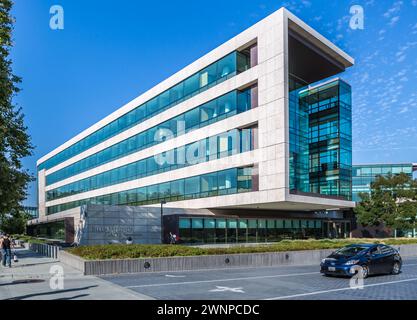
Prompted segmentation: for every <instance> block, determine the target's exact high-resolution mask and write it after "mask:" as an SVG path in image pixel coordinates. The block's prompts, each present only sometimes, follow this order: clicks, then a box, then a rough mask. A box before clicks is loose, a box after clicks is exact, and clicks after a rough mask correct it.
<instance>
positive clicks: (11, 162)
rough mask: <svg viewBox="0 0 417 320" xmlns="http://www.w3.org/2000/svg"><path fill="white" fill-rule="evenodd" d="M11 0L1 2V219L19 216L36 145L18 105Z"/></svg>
mask: <svg viewBox="0 0 417 320" xmlns="http://www.w3.org/2000/svg"><path fill="white" fill-rule="evenodd" d="M12 5H13V3H12V1H11V0H0V218H4V216H5V215H6V214H17V213H18V212H19V211H21V207H20V204H21V203H22V201H23V200H24V199H25V198H26V196H27V185H28V183H29V182H30V181H32V180H33V178H32V176H31V175H30V174H29V172H28V171H26V170H25V169H24V168H23V166H22V162H21V160H22V158H24V157H27V156H30V155H31V154H32V149H33V147H32V144H31V141H30V137H29V135H28V133H27V127H26V126H25V124H24V115H23V113H22V110H21V108H18V107H17V106H16V105H15V104H14V101H13V100H14V97H15V96H16V94H17V93H18V92H19V91H20V89H19V87H18V85H19V84H20V82H21V79H20V78H19V77H17V76H15V75H14V74H13V72H12V61H11V59H10V50H11V48H12V45H13V43H12V31H13V23H14V20H13V18H12V16H11V14H10V11H11V9H12Z"/></svg>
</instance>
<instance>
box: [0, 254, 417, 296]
mask: <svg viewBox="0 0 417 320" xmlns="http://www.w3.org/2000/svg"><path fill="white" fill-rule="evenodd" d="M18 256H19V262H18V263H15V264H14V265H13V268H11V269H9V268H3V267H0V300H7V299H10V300H151V299H157V300H252V299H253V300H261V299H262V300H287V299H288V300H289V299H291V300H292V299H294V300H410V299H411V300H417V257H413V258H404V265H403V270H402V273H401V274H400V275H397V276H393V275H383V276H372V277H370V278H368V279H365V280H364V283H363V288H362V289H352V288H351V287H350V279H349V278H334V277H324V276H323V275H321V274H320V273H319V261H318V262H317V265H315V266H279V267H264V268H239V269H219V270H204V271H201V270H200V271H188V272H171V273H143V274H132V275H112V276H103V277H93V276H83V275H82V274H81V273H80V272H79V271H77V270H75V269H73V268H71V267H69V266H66V265H64V264H61V263H59V262H57V261H56V260H53V259H50V258H45V257H42V256H40V255H38V254H35V253H33V252H30V251H27V250H23V249H22V250H18ZM57 271H63V287H59V286H57V284H59V283H60V282H59V280H57V274H56V273H55V274H54V272H57ZM51 272H52V274H51Z"/></svg>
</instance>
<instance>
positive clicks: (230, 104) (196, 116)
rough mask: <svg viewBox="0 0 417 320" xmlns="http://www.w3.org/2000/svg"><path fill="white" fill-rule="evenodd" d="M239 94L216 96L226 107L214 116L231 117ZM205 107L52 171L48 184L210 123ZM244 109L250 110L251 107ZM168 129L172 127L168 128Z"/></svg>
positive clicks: (235, 108) (215, 119) (48, 176)
mask: <svg viewBox="0 0 417 320" xmlns="http://www.w3.org/2000/svg"><path fill="white" fill-rule="evenodd" d="M247 91H251V89H247ZM240 94H242V93H240V92H231V93H228V94H226V95H225V96H223V97H219V98H218V99H216V100H215V101H216V103H220V102H219V101H222V102H221V103H222V106H223V107H222V108H224V109H223V111H224V113H223V114H222V115H219V114H217V116H216V118H214V119H211V120H212V121H220V120H221V119H222V118H223V117H230V116H233V115H235V114H236V112H237V103H238V102H237V101H238V99H237V97H238V96H239V95H240ZM210 103H213V101H212V102H209V104H210ZM202 108H205V105H203V106H199V107H197V108H195V109H193V110H190V111H188V112H186V113H184V114H182V115H180V116H178V117H175V118H173V119H171V120H168V121H166V122H164V123H161V124H159V125H157V126H155V127H153V128H151V129H149V130H146V131H144V132H142V133H140V134H138V135H136V136H133V137H131V138H129V139H128V140H125V141H122V142H120V143H117V144H115V145H113V146H111V147H109V148H107V149H105V150H103V151H100V152H98V153H96V154H94V155H91V156H89V157H87V158H85V159H82V160H80V161H78V162H76V163H74V164H71V165H69V166H67V167H65V168H63V169H61V170H58V171H56V172H54V173H52V174H49V175H47V176H46V185H47V186H48V185H51V184H54V183H56V182H59V181H61V180H64V179H67V178H69V177H71V176H74V175H77V174H80V173H82V172H85V171H87V170H91V169H93V168H95V167H97V166H100V165H103V164H105V163H108V162H111V161H114V160H117V159H119V158H122V157H125V156H127V155H129V154H131V153H134V152H138V151H140V150H144V149H146V148H149V147H151V146H154V145H156V144H159V143H161V142H163V141H165V140H167V139H172V138H174V137H178V136H180V135H183V134H185V132H189V131H190V130H191V129H196V128H201V127H204V126H206V125H208V124H210V123H209V122H208V121H205V122H203V123H200V111H201V109H202ZM244 110H245V111H247V110H249V109H244ZM243 112H244V111H243ZM178 121H185V128H181V126H178ZM180 123H181V122H180ZM167 129H168V130H169V131H167ZM184 129H185V131H184ZM232 142H233V140H232ZM231 150H233V147H231ZM226 153H228V152H226ZM232 153H233V152H232Z"/></svg>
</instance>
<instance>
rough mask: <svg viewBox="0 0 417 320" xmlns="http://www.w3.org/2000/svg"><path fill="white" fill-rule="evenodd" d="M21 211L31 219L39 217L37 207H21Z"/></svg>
mask: <svg viewBox="0 0 417 320" xmlns="http://www.w3.org/2000/svg"><path fill="white" fill-rule="evenodd" d="M23 211H24V212H25V213H27V214H28V215H29V216H30V217H31V218H32V219H36V218H38V217H39V213H38V208H37V207H23Z"/></svg>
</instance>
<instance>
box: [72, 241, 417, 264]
mask: <svg viewBox="0 0 417 320" xmlns="http://www.w3.org/2000/svg"><path fill="white" fill-rule="evenodd" d="M353 243H385V244H388V245H401V244H413V243H414V244H417V239H384V240H375V239H360V240H359V239H346V240H329V239H325V240H293V241H290V240H285V241H281V242H278V243H275V244H271V245H259V246H253V247H243V246H236V247H231V248H201V247H190V246H178V245H122V244H113V245H98V246H82V247H77V248H71V249H69V250H68V252H69V253H72V254H74V255H77V256H80V257H82V258H84V259H87V260H109V259H138V258H163V257H186V256H202V255H220V254H240V253H267V252H283V251H302V250H319V249H338V248H341V247H343V246H346V245H349V244H353Z"/></svg>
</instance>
